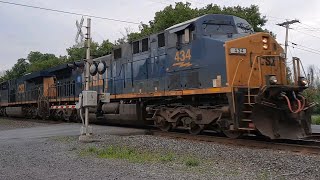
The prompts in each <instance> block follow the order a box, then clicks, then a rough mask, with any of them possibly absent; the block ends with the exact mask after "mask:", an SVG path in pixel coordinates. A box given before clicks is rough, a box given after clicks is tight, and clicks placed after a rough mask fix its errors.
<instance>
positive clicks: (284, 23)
mask: <svg viewBox="0 0 320 180" xmlns="http://www.w3.org/2000/svg"><path fill="white" fill-rule="evenodd" d="M294 23H300V21H299V20H297V19H295V20H291V21H288V20H287V21H285V22H283V23H279V24H277V25H278V26H282V27H285V28H286V40H285V43H284V51H285V57H286V58H285V59H286V63H287V57H288V56H287V51H288V39H289V38H288V36H289V29H290V25H291V24H294Z"/></svg>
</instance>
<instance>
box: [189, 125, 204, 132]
mask: <svg viewBox="0 0 320 180" xmlns="http://www.w3.org/2000/svg"><path fill="white" fill-rule="evenodd" d="M202 130H203V127H202V126H201V125H199V124H196V123H194V122H191V123H190V125H189V133H190V134H194V135H197V134H200V133H201V131H202Z"/></svg>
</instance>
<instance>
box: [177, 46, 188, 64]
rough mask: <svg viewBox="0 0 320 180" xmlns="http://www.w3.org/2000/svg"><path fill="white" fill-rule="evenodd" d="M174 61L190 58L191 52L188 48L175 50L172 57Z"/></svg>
mask: <svg viewBox="0 0 320 180" xmlns="http://www.w3.org/2000/svg"><path fill="white" fill-rule="evenodd" d="M174 59H175V60H176V61H178V62H179V61H185V60H190V59H191V52H190V49H188V50H187V51H184V50H181V51H177V52H176V57H175V58H174Z"/></svg>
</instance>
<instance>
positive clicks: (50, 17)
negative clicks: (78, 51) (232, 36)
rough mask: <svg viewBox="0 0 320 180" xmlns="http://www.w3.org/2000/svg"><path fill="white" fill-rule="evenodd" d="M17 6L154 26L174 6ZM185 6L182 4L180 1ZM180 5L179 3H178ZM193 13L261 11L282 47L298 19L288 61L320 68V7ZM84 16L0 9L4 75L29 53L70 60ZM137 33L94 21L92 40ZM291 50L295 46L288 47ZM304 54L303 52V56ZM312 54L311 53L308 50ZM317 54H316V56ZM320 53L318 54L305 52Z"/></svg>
mask: <svg viewBox="0 0 320 180" xmlns="http://www.w3.org/2000/svg"><path fill="white" fill-rule="evenodd" d="M7 1H10V2H13V3H20V4H27V5H33V6H40V7H44V8H52V9H58V10H65V11H71V12H76V13H81V14H90V15H95V16H102V17H108V18H114V19H120V20H125V21H131V22H138V23H139V22H144V23H147V22H148V21H150V20H152V19H153V17H154V14H155V12H157V11H159V10H162V9H163V8H164V7H166V6H168V5H169V4H174V2H175V0H117V1H110V0H109V1H104V0H90V1H84V0H68V1H66V0H45V1H44V0H7ZM180 1H183V2H185V1H184V0H180ZM176 2H178V1H176ZM188 2H190V3H191V4H192V7H198V8H201V7H203V6H205V5H206V4H209V3H213V4H217V5H220V6H235V5H240V6H250V5H251V4H254V5H258V6H259V8H260V12H261V14H262V15H265V16H266V17H267V19H268V22H267V23H266V25H265V26H264V27H263V28H266V29H268V30H270V31H272V32H274V33H275V34H276V36H277V40H278V42H279V43H281V44H284V39H285V28H283V27H280V26H277V25H276V24H277V23H281V22H283V21H285V20H286V19H288V20H291V19H298V20H300V22H301V23H297V24H294V25H292V26H291V27H292V29H290V30H289V41H290V42H294V43H296V44H298V46H297V48H298V47H299V48H300V49H297V48H293V47H290V48H289V51H288V58H290V59H291V57H292V56H295V57H300V58H301V60H302V62H303V64H304V66H308V65H311V64H314V65H316V66H320V61H319V60H318V59H320V43H319V42H320V11H319V7H320V1H319V0H308V3H306V2H305V1H300V0H282V1H279V0H268V1H267V0H250V1H248V0H242V1H241V0H192V1H191V0H189V1H188ZM80 19H81V16H76V15H68V14H61V13H55V12H49V11H44V10H38V9H31V8H27V7H20V6H13V5H8V4H2V3H0V40H1V43H0V53H1V56H0V71H3V70H5V69H9V68H10V67H12V66H13V65H14V64H15V63H16V61H17V59H19V58H26V57H27V55H28V53H29V52H30V51H40V52H42V53H53V54H56V55H57V56H59V55H66V54H67V52H66V48H68V47H71V46H72V45H74V44H75V35H76V32H77V28H76V25H75V22H76V20H80ZM126 28H129V29H130V30H131V31H137V30H138V25H137V24H129V23H121V22H116V21H109V20H103V19H96V18H93V19H92V37H93V40H94V41H97V42H102V40H104V39H109V40H111V41H112V42H113V41H115V40H116V39H118V38H121V37H123V34H125V29H126ZM289 45H291V43H289ZM301 48H302V49H305V50H301ZM310 48H311V49H310ZM312 49H313V50H312ZM306 50H307V51H310V50H311V51H314V50H317V51H316V52H315V53H311V52H307V51H306Z"/></svg>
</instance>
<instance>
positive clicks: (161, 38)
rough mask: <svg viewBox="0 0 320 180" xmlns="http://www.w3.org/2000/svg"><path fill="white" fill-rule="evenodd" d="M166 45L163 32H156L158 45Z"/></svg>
mask: <svg viewBox="0 0 320 180" xmlns="http://www.w3.org/2000/svg"><path fill="white" fill-rule="evenodd" d="M165 45H166V41H165V37H164V33H161V34H158V47H164V46H165Z"/></svg>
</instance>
